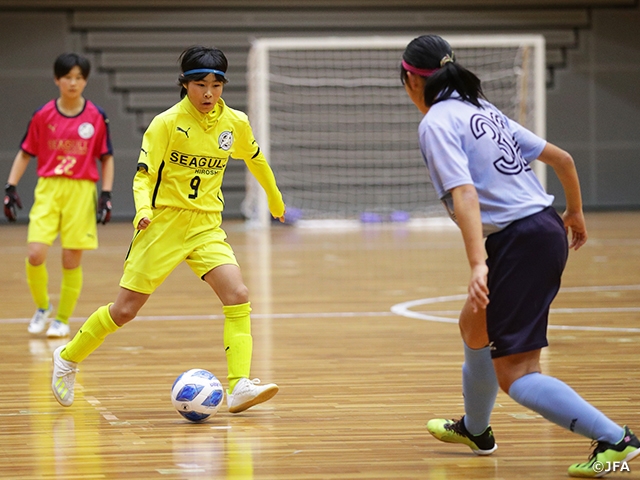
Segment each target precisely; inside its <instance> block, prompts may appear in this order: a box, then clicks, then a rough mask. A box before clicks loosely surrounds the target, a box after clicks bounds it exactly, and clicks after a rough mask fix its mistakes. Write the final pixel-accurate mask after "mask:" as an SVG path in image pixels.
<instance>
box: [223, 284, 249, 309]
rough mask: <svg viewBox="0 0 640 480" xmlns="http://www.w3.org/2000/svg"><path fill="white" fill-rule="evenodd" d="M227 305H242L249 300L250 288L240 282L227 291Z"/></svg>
mask: <svg viewBox="0 0 640 480" xmlns="http://www.w3.org/2000/svg"><path fill="white" fill-rule="evenodd" d="M226 296H227V298H226V299H225V302H224V303H225V305H240V304H242V303H247V302H248V301H249V289H248V288H247V286H246V285H244V284H240V285H238V286H237V287H235V288H234V289H233V290H230V291H229V292H228V293H227V295H226Z"/></svg>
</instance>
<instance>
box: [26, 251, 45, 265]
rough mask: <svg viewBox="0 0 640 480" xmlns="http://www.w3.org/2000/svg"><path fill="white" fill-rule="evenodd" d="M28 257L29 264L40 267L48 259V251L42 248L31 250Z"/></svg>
mask: <svg viewBox="0 0 640 480" xmlns="http://www.w3.org/2000/svg"><path fill="white" fill-rule="evenodd" d="M27 259H28V260H29V265H32V266H34V267H38V266H40V265H42V264H43V263H44V262H45V260H46V259H47V252H45V251H42V250H29V254H28V256H27Z"/></svg>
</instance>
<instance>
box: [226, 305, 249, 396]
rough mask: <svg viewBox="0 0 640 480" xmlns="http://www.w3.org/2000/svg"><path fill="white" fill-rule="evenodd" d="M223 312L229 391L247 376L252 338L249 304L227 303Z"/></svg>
mask: <svg viewBox="0 0 640 480" xmlns="http://www.w3.org/2000/svg"><path fill="white" fill-rule="evenodd" d="M222 312H223V313H224V350H225V352H226V354H227V369H228V371H229V375H228V376H227V379H228V380H229V391H230V392H233V388H234V387H235V386H236V384H237V383H238V380H240V379H241V378H249V373H250V371H251V355H252V353H253V338H251V317H250V313H251V304H250V303H249V302H247V303H242V304H240V305H227V306H223V307H222Z"/></svg>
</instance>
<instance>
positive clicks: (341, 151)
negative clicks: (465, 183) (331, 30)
mask: <svg viewBox="0 0 640 480" xmlns="http://www.w3.org/2000/svg"><path fill="white" fill-rule="evenodd" d="M443 38H445V39H446V40H447V41H448V42H449V43H450V44H451V46H452V48H453V50H454V52H455V54H456V59H457V61H459V62H460V63H461V64H462V65H464V66H465V67H467V68H468V69H469V70H471V71H472V72H474V73H476V74H477V75H478V76H479V77H480V79H481V81H482V85H483V91H484V93H485V95H486V97H487V98H488V99H489V101H491V102H492V103H494V104H495V105H496V106H497V107H498V108H499V109H500V110H502V111H503V112H504V113H505V114H506V115H507V116H509V117H510V118H512V119H514V120H516V121H518V122H519V123H521V124H522V125H524V126H525V127H527V128H528V129H530V130H532V131H533V132H535V133H536V134H538V135H539V136H541V137H545V136H546V122H545V120H546V91H545V88H546V66H545V41H544V37H543V36H542V35H502V34H500V35H498V34H496V35H443ZM412 39H413V37H406V36H398V37H387V36H376V37H309V38H263V39H257V40H255V41H254V42H253V43H252V46H251V49H250V52H249V59H248V71H247V82H248V114H249V118H250V120H251V124H252V126H253V129H254V134H255V136H256V140H257V141H258V144H259V145H260V148H261V149H262V151H263V152H264V154H265V157H266V158H267V161H269V162H270V164H271V168H272V169H273V171H274V173H275V176H276V179H277V181H278V185H279V187H280V190H281V191H282V194H283V197H284V201H285V204H286V205H287V212H288V213H290V214H291V216H294V217H299V218H300V219H301V220H317V219H331V220H337V219H363V218H364V217H363V216H366V215H370V216H371V217H370V218H376V219H383V220H387V219H391V220H393V219H394V214H395V215H396V217H398V215H400V216H402V217H403V218H407V217H410V218H424V217H430V216H442V215H443V212H444V210H443V209H442V207H441V205H440V201H439V200H438V198H437V195H436V193H435V191H434V189H433V186H432V185H431V184H430V181H429V178H428V172H427V169H426V166H425V165H424V162H423V160H422V156H421V154H420V148H419V144H418V138H417V128H418V124H419V122H420V119H421V116H422V115H421V114H420V112H418V110H417V109H416V108H415V106H414V105H413V103H411V100H410V99H409V98H408V96H407V95H406V93H405V91H404V89H403V87H402V84H401V82H400V68H399V66H400V61H401V58H402V53H403V51H404V49H405V47H406V46H407V44H408V43H409V42H410V41H411V40H412ZM534 171H535V172H536V174H537V175H538V177H539V179H540V181H541V182H542V184H543V186H546V177H545V169H544V165H543V164H542V163H540V162H538V161H536V162H535V163H534ZM242 209H243V214H244V215H245V217H246V218H247V220H248V221H249V222H250V223H251V224H253V225H257V226H268V225H269V224H270V215H269V211H268V208H267V202H266V197H265V194H264V192H263V190H262V188H261V187H260V186H259V185H258V184H257V182H256V181H255V179H254V178H253V177H252V176H251V174H250V173H248V172H247V182H246V196H245V200H244V202H243V207H242ZM398 218H399V217H398Z"/></svg>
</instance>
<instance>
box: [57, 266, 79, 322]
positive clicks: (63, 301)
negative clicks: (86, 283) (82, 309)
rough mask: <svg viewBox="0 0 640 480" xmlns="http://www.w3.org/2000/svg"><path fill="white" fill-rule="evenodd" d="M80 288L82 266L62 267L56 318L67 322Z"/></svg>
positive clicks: (76, 301) (74, 306)
mask: <svg viewBox="0 0 640 480" xmlns="http://www.w3.org/2000/svg"><path fill="white" fill-rule="evenodd" d="M81 290H82V266H80V267H77V268H73V269H66V268H63V269H62V285H61V286H60V303H59V304H58V311H57V314H56V319H57V320H60V321H61V322H62V323H69V317H70V316H71V314H72V313H73V311H74V310H75V308H76V303H78V298H79V297H80V291H81Z"/></svg>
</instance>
